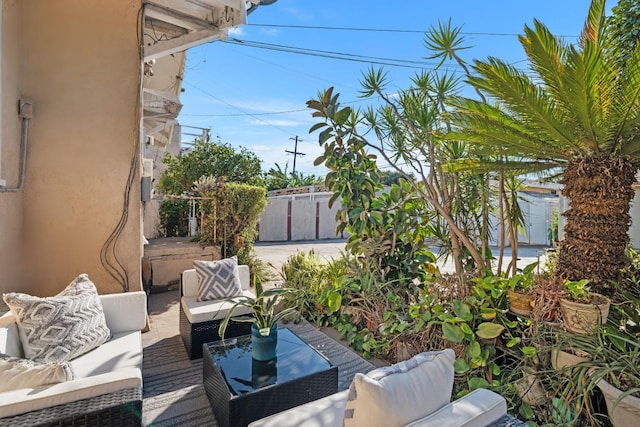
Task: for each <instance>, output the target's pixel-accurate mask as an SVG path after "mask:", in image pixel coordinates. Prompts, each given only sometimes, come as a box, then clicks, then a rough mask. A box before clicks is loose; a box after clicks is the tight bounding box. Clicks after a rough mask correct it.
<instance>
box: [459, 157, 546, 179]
mask: <svg viewBox="0 0 640 427" xmlns="http://www.w3.org/2000/svg"><path fill="white" fill-rule="evenodd" d="M556 167H558V164H557V163H554V162H542V161H537V160H525V159H519V160H498V159H489V158H484V159H472V158H468V159H460V160H457V161H454V162H451V163H449V164H448V165H447V170H449V171H452V172H474V173H490V172H512V173H514V174H515V175H526V174H533V173H539V172H544V171H548V170H550V169H554V168H556Z"/></svg>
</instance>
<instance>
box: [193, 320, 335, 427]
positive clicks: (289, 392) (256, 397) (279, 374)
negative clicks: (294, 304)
mask: <svg viewBox="0 0 640 427" xmlns="http://www.w3.org/2000/svg"><path fill="white" fill-rule="evenodd" d="M277 354H278V355H277V358H276V359H275V360H273V361H269V362H259V361H256V360H253V358H252V357H251V336H249V335H246V336H242V337H238V338H233V339H228V340H225V341H217V342H214V343H208V344H204V346H203V361H202V363H203V383H204V389H205V391H206V393H207V397H208V398H209V402H210V403H211V408H212V409H213V414H214V415H215V417H216V420H217V421H218V425H219V426H220V427H229V426H232V427H239V426H243V427H244V426H246V425H247V424H249V423H250V422H252V421H255V420H258V419H260V418H264V417H266V416H268V415H272V414H275V413H277V412H281V411H284V410H287V409H290V408H293V407H294V406H299V405H302V404H304V403H307V402H311V401H313V400H317V399H320V398H322V397H325V396H328V395H330V394H333V393H336V392H337V391H338V367H337V366H332V365H331V363H329V361H328V360H327V359H326V358H325V357H324V356H323V355H322V354H320V353H319V352H318V351H316V350H315V349H313V348H312V347H310V346H309V345H308V344H307V343H305V342H304V341H303V340H302V339H300V338H299V337H298V336H297V335H296V334H295V333H293V332H292V331H290V330H289V329H287V328H283V329H279V330H278V344H277Z"/></svg>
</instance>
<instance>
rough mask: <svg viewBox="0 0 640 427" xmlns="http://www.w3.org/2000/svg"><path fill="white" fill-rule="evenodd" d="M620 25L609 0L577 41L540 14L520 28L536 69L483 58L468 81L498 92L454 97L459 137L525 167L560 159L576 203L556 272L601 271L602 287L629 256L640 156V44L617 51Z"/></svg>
mask: <svg viewBox="0 0 640 427" xmlns="http://www.w3.org/2000/svg"><path fill="white" fill-rule="evenodd" d="M611 34H612V31H611V28H610V27H607V25H606V17H605V0H592V2H591V5H590V8H589V14H588V17H587V20H586V22H585V25H584V29H583V31H582V34H581V36H580V40H579V43H578V44H577V45H574V44H569V43H566V42H565V41H564V40H562V39H561V38H559V37H556V36H554V35H553V34H551V32H550V31H549V29H548V28H547V27H546V26H545V25H543V24H542V23H541V22H539V21H537V20H535V21H534V25H533V28H531V27H529V26H525V28H524V35H521V36H520V37H519V39H520V42H521V44H522V46H523V47H524V50H525V52H526V54H527V57H528V61H529V66H530V70H529V71H528V72H524V71H521V70H519V69H517V68H515V67H513V66H512V65H510V64H507V63H506V62H504V61H502V60H500V59H497V58H493V57H490V58H488V59H487V60H486V61H475V65H474V75H473V77H471V78H470V79H469V81H470V83H471V84H472V85H473V86H474V87H475V88H477V89H478V90H480V91H482V92H483V93H485V94H487V95H488V96H489V98H490V100H491V101H490V102H487V103H485V102H481V101H477V100H473V99H466V98H460V99H456V100H455V101H454V102H453V103H454V107H455V108H454V111H453V118H454V121H455V123H456V125H457V129H458V130H457V131H456V132H455V134H454V135H453V136H454V137H455V138H459V139H463V140H466V141H470V142H473V143H476V144H477V146H478V147H480V148H481V149H482V150H484V151H486V152H488V153H489V154H492V155H508V156H518V157H521V158H524V159H527V160H525V161H524V162H518V164H517V165H515V167H516V168H518V170H525V171H526V170H529V171H539V170H544V169H553V168H560V170H561V171H562V173H563V175H562V176H563V177H562V180H561V182H562V183H563V184H564V190H563V194H564V195H566V196H567V197H568V198H569V199H570V209H569V210H568V211H567V212H565V213H564V215H565V217H566V219H567V224H566V226H565V229H564V231H565V237H564V240H563V241H562V242H561V244H560V253H559V259H558V266H557V275H558V276H559V277H561V278H565V279H570V280H578V279H582V278H589V279H592V280H593V281H594V282H595V283H596V284H597V285H598V289H599V290H600V291H606V289H604V288H605V287H606V283H607V282H608V281H609V280H611V279H615V278H616V277H617V275H618V272H619V270H620V268H621V267H623V266H624V265H625V263H626V255H625V248H626V246H627V244H628V243H629V237H628V235H627V232H628V229H629V224H630V216H629V203H630V200H631V199H632V198H633V195H634V191H633V189H632V187H631V186H632V184H633V183H634V182H635V173H636V171H637V170H638V167H639V165H640V49H638V47H636V49H635V50H634V51H633V52H632V54H631V55H629V56H628V57H627V58H626V59H625V60H624V61H620V60H618V58H620V55H619V54H618V53H619V46H618V40H617V39H616V38H614V37H612V35H611ZM494 101H495V104H493V103H492V102H494ZM496 166H498V165H496ZM500 166H502V167H504V166H506V165H504V164H503V165H500Z"/></svg>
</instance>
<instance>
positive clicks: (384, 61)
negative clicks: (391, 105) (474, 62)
mask: <svg viewBox="0 0 640 427" xmlns="http://www.w3.org/2000/svg"><path fill="white" fill-rule="evenodd" d="M223 43H227V44H234V45H237V46H245V47H254V48H259V49H267V50H275V51H279V52H286V53H296V54H299V55H308V56H315V57H320V58H331V59H340V60H343V61H352V62H363V63H366V64H375V65H388V66H392V67H403V68H412V69H419V70H422V69H425V68H435V67H436V66H437V65H438V64H436V63H429V62H424V61H415V60H409V59H397V58H384V57H376V56H365V55H358V54H354V53H343V52H335V51H326V50H319V49H308V48H303V47H296V46H286V45H280V44H272V43H264V42H255V41H251V40H239V39H229V40H225V41H223ZM449 67H454V68H461V67H460V66H459V65H458V64H447V65H445V66H443V67H442V68H444V69H447V70H449V71H451V72H454V73H458V72H461V71H460V70H450V69H449Z"/></svg>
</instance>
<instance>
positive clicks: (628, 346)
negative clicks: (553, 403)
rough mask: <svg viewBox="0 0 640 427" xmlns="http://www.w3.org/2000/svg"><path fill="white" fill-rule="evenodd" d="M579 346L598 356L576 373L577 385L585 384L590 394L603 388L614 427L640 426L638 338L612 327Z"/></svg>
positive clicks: (593, 335) (609, 326)
mask: <svg viewBox="0 0 640 427" xmlns="http://www.w3.org/2000/svg"><path fill="white" fill-rule="evenodd" d="M577 344H578V345H579V346H580V348H581V349H582V350H583V351H585V352H588V353H590V354H592V355H593V356H594V357H593V360H592V361H587V362H583V363H581V364H580V365H579V366H581V368H580V369H576V370H574V371H573V372H572V380H573V381H574V382H575V383H576V384H580V383H584V384H585V386H584V388H585V392H586V393H590V392H591V391H592V390H593V389H594V388H595V387H598V388H599V389H600V391H601V392H602V394H603V396H604V398H605V402H606V405H607V413H608V416H609V420H610V421H611V424H612V425H613V426H614V427H635V426H637V425H638V419H640V366H639V364H638V360H640V341H639V340H638V336H637V335H632V334H630V333H629V332H628V331H625V330H621V329H619V328H617V327H614V326H612V325H610V324H609V325H607V326H606V327H605V328H602V329H598V330H597V331H596V332H595V333H593V334H590V335H585V339H584V340H581V341H580V342H579V343H577Z"/></svg>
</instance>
